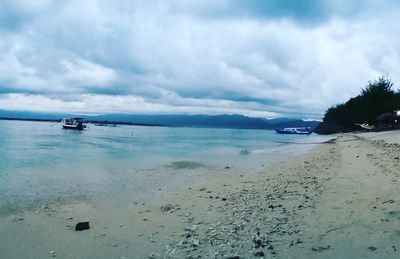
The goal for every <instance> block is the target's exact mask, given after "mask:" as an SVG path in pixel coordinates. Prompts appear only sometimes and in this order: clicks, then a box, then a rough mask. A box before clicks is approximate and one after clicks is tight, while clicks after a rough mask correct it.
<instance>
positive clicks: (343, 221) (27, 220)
mask: <svg viewBox="0 0 400 259" xmlns="http://www.w3.org/2000/svg"><path fill="white" fill-rule="evenodd" d="M333 138H335V141H332V142H331V143H327V144H320V145H315V148H313V149H312V150H311V151H309V152H308V153H306V154H304V155H298V156H293V157H289V158H288V159H287V160H285V161H283V162H279V163H278V164H276V165H274V166H272V167H268V168H265V169H264V170H261V171H259V172H254V173H251V174H247V175H238V174H234V173H230V170H229V169H230V168H229V166H228V167H227V168H226V169H225V172H223V173H221V174H208V175H205V176H203V177H202V179H200V180H199V181H198V182H197V184H196V185H194V186H192V187H190V188H189V189H187V188H184V189H179V188H178V189H177V190H176V192H175V193H173V194H168V195H158V196H156V197H157V198H155V199H152V200H143V201H134V203H135V206H132V207H131V208H126V209H119V210H109V209H106V208H104V207H103V206H101V202H99V201H96V202H93V201H91V200H88V201H86V202H82V201H81V202H71V203H70V204H65V205H62V206H59V205H58V206H53V205H49V206H45V207H43V208H41V209H40V210H34V211H28V212H25V213H19V214H17V215H10V216H6V217H3V218H0V236H1V242H0V257H1V258H53V257H55V258H262V257H264V258H399V256H400V254H399V253H400V250H399V249H400V209H399V208H400V207H399V205H400V188H398V184H399V180H400V179H399V173H400V160H399V157H400V132H398V131H397V132H384V133H363V134H341V135H336V136H333ZM160 192H161V193H162V190H160ZM132 200H134V198H132ZM80 221H89V222H90V229H89V230H85V231H82V232H77V231H75V229H74V228H75V224H76V223H78V222H80Z"/></svg>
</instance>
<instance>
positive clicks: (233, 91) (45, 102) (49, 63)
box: [0, 0, 400, 118]
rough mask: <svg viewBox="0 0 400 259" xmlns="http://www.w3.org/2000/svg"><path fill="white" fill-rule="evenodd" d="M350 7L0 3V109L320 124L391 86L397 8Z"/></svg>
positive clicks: (396, 76) (397, 50)
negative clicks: (291, 119)
mask: <svg viewBox="0 0 400 259" xmlns="http://www.w3.org/2000/svg"><path fill="white" fill-rule="evenodd" d="M250 2H251V3H252V4H253V5H254V4H255V3H258V2H257V1H255V2H252V1H250ZM356 2H357V1H355V2H349V1H345V2H343V1H342V0H337V1H329V3H326V2H324V1H321V2H318V3H319V4H318V5H315V6H317V7H313V8H321V12H314V13H313V12H311V11H309V13H306V14H305V15H304V14H303V13H302V12H301V11H302V10H299V13H295V12H296V9H295V8H292V7H291V8H288V9H277V8H285V6H283V7H282V6H281V5H280V4H277V3H278V2H277V1H274V0H269V1H267V2H266V3H267V4H262V6H261V7H260V8H259V9H260V10H264V12H263V11H257V12H255V11H254V8H253V9H251V8H250V7H246V6H243V4H241V2H240V1H218V2H215V3H214V2H213V3H211V2H209V1H177V0H176V1H168V2H167V1H96V0H90V1H84V2H82V1H68V2H53V1H36V2H35V3H33V2H32V3H26V2H25V1H5V4H4V6H5V8H3V9H0V19H3V20H4V21H5V22H4V23H3V25H0V52H1V53H2V55H1V56H0V94H1V93H3V96H2V99H1V104H0V108H1V109H18V110H21V109H27V110H40V111H46V110H48V111H54V110H57V111H60V112H62V111H66V112H71V111H73V112H79V113H95V112H140V113H144V112H145V113H160V112H163V113H180V112H182V113H242V114H248V115H250V114H253V115H255V114H257V115H260V116H266V117H276V116H290V115H296V116H303V117H314V118H315V117H320V116H322V115H323V112H324V111H325V110H326V109H327V108H328V107H330V106H331V105H334V104H336V103H339V102H343V101H346V100H347V99H348V98H350V97H351V96H354V95H356V94H357V93H359V91H360V89H361V87H363V85H365V84H366V82H367V81H369V80H373V79H375V78H376V77H378V76H380V75H386V74H388V75H389V76H390V77H391V78H392V79H393V81H394V82H395V84H396V85H398V84H399V83H400V72H399V71H400V62H399V55H400V47H399V46H400V37H399V36H398V35H396V34H395V33H393V32H395V31H396V30H397V28H396V26H397V24H398V22H399V21H400V18H399V17H400V16H399V12H400V9H399V6H398V5H397V4H395V3H394V2H391V1H384V2H382V3H381V4H380V5H377V4H375V3H374V2H373V1H372V2H371V1H365V2H364V3H363V4H362V5H357V3H356ZM272 5H276V6H278V7H276V6H275V7H274V8H275V9H274V8H272V7H271V9H268V8H269V7H270V6H272ZM249 6H250V4H249ZM300 7H301V6H300ZM303 7H304V6H303ZM246 8H247V9H246ZM262 8H264V9H262ZM271 10H272V11H271ZM383 10H385V12H383ZM274 12H275V13H274ZM316 13H318V14H316ZM306 16H307V17H306ZM314 21H315V22H314ZM2 89H3V90H2ZM74 96H75V97H74ZM67 97H68V98H69V99H71V98H72V99H79V101H75V102H74V101H67V100H66V98H67ZM132 107H134V108H132ZM63 109H64V110H63ZM68 109H71V111H69V110H68Z"/></svg>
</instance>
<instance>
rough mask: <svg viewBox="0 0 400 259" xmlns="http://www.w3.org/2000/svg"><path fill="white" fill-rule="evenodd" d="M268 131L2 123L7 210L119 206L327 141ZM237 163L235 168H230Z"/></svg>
mask: <svg viewBox="0 0 400 259" xmlns="http://www.w3.org/2000/svg"><path fill="white" fill-rule="evenodd" d="M322 140H323V138H322V137H319V136H314V135H311V136H298V135H292V136H290V135H279V134H275V133H274V132H273V131H266V130H236V129H205V128H168V127H139V126H118V127H115V128H113V127H98V126H94V125H90V124H89V128H88V129H87V130H85V131H73V130H63V129H62V128H61V125H60V124H59V123H53V122H49V123H48V122H27V121H0V147H1V148H0V197H1V199H0V215H1V214H10V213H16V212H20V211H23V210H27V209H36V208H40V207H41V206H44V205H46V204H52V203H57V202H60V203H62V202H71V201H75V200H78V201H79V200H89V201H93V202H97V203H101V204H108V205H110V206H113V207H121V206H122V207H123V206H132V204H133V201H135V200H140V199H143V198H145V197H149V196H155V195H158V193H161V192H162V193H165V192H172V191H176V190H177V189H179V188H183V187H182V186H188V185H190V184H191V183H193V182H195V181H196V179H198V178H199V176H201V175H202V174H204V173H210V172H211V173H227V172H229V173H238V174H247V173H255V172H259V171H260V170H262V168H263V167H265V166H266V165H270V164H271V163H273V162H276V161H279V160H282V159H284V158H285V157H287V156H288V155H289V154H296V153H301V152H304V151H306V150H307V149H309V148H311V147H312V145H291V144H280V143H277V142H279V141H296V142H314V141H322ZM226 167H229V168H226Z"/></svg>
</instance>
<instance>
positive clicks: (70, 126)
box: [62, 125, 84, 130]
mask: <svg viewBox="0 0 400 259" xmlns="http://www.w3.org/2000/svg"><path fill="white" fill-rule="evenodd" d="M62 127H63V129H72V130H83V129H84V127H83V125H62Z"/></svg>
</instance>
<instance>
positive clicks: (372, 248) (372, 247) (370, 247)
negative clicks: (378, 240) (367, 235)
mask: <svg viewBox="0 0 400 259" xmlns="http://www.w3.org/2000/svg"><path fill="white" fill-rule="evenodd" d="M376 249H378V248H376V247H375V246H369V247H368V250H370V251H375V250H376Z"/></svg>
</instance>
